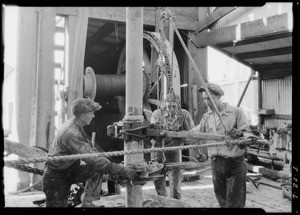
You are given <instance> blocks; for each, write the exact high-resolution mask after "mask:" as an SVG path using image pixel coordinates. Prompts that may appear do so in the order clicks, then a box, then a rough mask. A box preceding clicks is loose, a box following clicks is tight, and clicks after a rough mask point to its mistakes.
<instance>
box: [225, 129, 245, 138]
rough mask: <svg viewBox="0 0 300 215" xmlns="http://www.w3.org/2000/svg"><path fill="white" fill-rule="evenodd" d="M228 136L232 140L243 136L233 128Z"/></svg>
mask: <svg viewBox="0 0 300 215" xmlns="http://www.w3.org/2000/svg"><path fill="white" fill-rule="evenodd" d="M228 135H229V136H230V137H232V138H238V137H242V136H243V132H242V131H241V130H239V129H236V128H233V129H231V130H230V131H229V133H228Z"/></svg>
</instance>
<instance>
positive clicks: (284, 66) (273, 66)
mask: <svg viewBox="0 0 300 215" xmlns="http://www.w3.org/2000/svg"><path fill="white" fill-rule="evenodd" d="M255 66H256V67H257V68H259V69H261V70H269V69H289V68H290V69H292V66H293V63H292V62H287V63H272V64H256V65H255Z"/></svg>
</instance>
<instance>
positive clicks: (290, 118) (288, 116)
mask: <svg viewBox="0 0 300 215" xmlns="http://www.w3.org/2000/svg"><path fill="white" fill-rule="evenodd" d="M265 117H271V118H273V119H285V120H292V118H293V117H292V115H289V114H274V115H272V116H265Z"/></svg>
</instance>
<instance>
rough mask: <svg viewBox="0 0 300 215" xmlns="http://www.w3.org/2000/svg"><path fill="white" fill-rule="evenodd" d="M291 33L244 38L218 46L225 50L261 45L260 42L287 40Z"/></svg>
mask: <svg viewBox="0 0 300 215" xmlns="http://www.w3.org/2000/svg"><path fill="white" fill-rule="evenodd" d="M292 36H293V32H291V31H287V32H279V33H275V34H272V35H265V36H258V37H254V38H245V39H244V40H239V41H237V42H235V43H234V42H227V43H221V44H218V47H219V48H226V47H232V46H233V45H235V46H242V45H249V44H253V43H261V42H266V41H270V40H278V39H282V38H287V37H292Z"/></svg>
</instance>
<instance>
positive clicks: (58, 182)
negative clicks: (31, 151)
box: [42, 98, 137, 207]
mask: <svg viewBox="0 0 300 215" xmlns="http://www.w3.org/2000/svg"><path fill="white" fill-rule="evenodd" d="M100 109H101V105H100V104H99V103H97V102H94V101H93V100H91V99H86V98H79V99H76V100H75V101H74V102H72V104H71V110H72V113H73V115H74V116H73V117H71V118H70V119H69V120H67V121H66V122H65V123H64V124H63V125H62V126H61V127H60V128H59V130H58V131H57V134H56V136H55V138H54V141H53V144H52V147H51V149H50V151H49V154H48V156H49V157H52V156H63V155H75V154H87V153H97V152H98V151H97V149H96V148H94V147H93V145H92V143H91V140H90V139H89V138H88V136H87V135H86V133H85V132H84V129H83V126H86V125H89V124H90V123H91V121H92V119H93V118H94V117H95V115H94V112H95V111H98V110H100ZM103 174H111V175H120V176H123V177H125V178H127V179H128V180H134V179H135V177H136V175H137V173H136V171H134V170H132V169H130V168H128V167H124V166H122V165H119V164H116V163H113V162H111V161H110V160H108V159H107V158H106V157H103V156H98V157H91V158H81V159H80V158H78V159H76V160H67V159H60V160H57V161H47V163H46V169H45V171H44V174H43V178H42V182H43V191H44V193H45V195H46V207H67V206H68V197H69V194H70V187H71V185H72V184H76V183H79V182H83V181H86V183H85V189H84V195H83V198H82V204H81V207H95V205H93V204H92V201H95V200H99V199H100V194H101V193H100V192H101V184H102V176H103Z"/></svg>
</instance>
